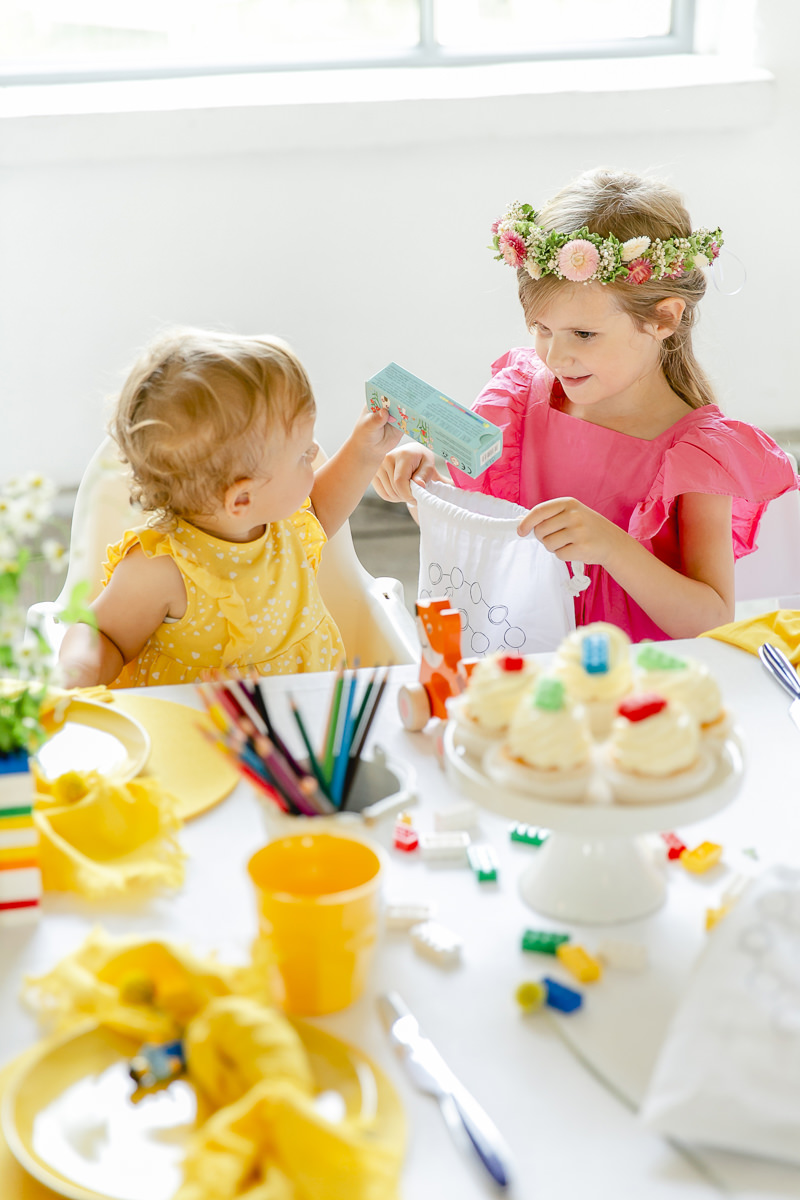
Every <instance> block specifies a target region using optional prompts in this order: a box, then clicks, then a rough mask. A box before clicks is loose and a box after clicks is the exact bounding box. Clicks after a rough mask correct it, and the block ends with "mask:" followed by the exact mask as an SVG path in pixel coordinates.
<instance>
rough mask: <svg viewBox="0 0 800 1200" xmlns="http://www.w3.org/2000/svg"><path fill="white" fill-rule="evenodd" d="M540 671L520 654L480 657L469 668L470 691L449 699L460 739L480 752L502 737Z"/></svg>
mask: <svg viewBox="0 0 800 1200" xmlns="http://www.w3.org/2000/svg"><path fill="white" fill-rule="evenodd" d="M537 674H538V667H537V666H536V664H535V663H534V662H533V660H532V659H529V658H523V657H522V656H521V655H519V654H503V653H497V654H492V655H490V656H489V657H488V658H482V659H479V660H478V662H476V663H475V665H474V666H473V667H472V669H471V670H470V671H469V675H468V680H467V688H466V691H465V692H462V694H461V695H460V696H454V697H453V698H452V699H451V700H448V702H447V715H448V716H449V717H450V718H451V720H452V721H453V722H454V723H455V727H456V738H457V740H458V741H459V742H461V744H462V745H463V746H464V747H465V748H466V749H467V750H468V751H470V753H472V754H476V755H478V756H480V755H482V754H483V753H484V751H485V750H488V748H489V747H490V746H492V745H493V744H494V743H495V742H497V741H499V740H500V739H501V738H502V736H503V734H504V733H505V732H506V730H507V729H508V725H509V722H510V720H511V716H512V714H513V712H514V709H515V708H516V707H517V704H518V703H519V701H520V700H521V699H522V697H523V696H524V695H525V693H526V692H527V691H529V690H530V688H531V687H532V686H533V682H534V680H535V678H536V676H537Z"/></svg>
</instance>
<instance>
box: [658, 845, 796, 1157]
mask: <svg viewBox="0 0 800 1200" xmlns="http://www.w3.org/2000/svg"><path fill="white" fill-rule="evenodd" d="M641 1115H642V1118H643V1120H644V1121H645V1123H646V1124H647V1125H648V1126H650V1128H652V1129H656V1130H658V1131H659V1132H660V1133H665V1134H667V1135H670V1136H673V1137H677V1138H680V1139H682V1140H684V1141H687V1142H695V1143H701V1144H704V1145H707V1146H717V1147H721V1148H723V1149H727V1150H735V1151H738V1152H739V1153H741V1154H757V1155H760V1156H762V1157H766V1158H776V1159H780V1160H782V1161H786V1162H790V1163H797V1164H800V871H798V870H796V869H795V868H792V867H786V866H775V867H772V868H770V869H769V870H767V871H765V872H764V874H763V875H762V876H761V877H760V878H759V879H757V880H755V881H753V882H752V883H750V884H749V886H748V887H747V890H746V891H745V892H744V894H743V895H742V897H741V898H740V899H739V901H738V902H737V904H736V905H735V906H734V908H733V909H732V910H731V912H730V913H728V915H727V916H726V917H725V918H724V919H723V920H722V921H720V923H719V924H718V925H717V926H715V928H714V929H713V931H712V932H711V933H710V934H709V938H708V943H707V945H706V947H705V949H704V950H703V953H702V955H701V957H700V959H699V960H698V963H697V965H696V967H695V971H694V975H693V977H692V980H691V982H690V984H689V989H688V991H687V993H686V995H685V997H684V999H683V1001H682V1003H681V1005H680V1008H679V1009H678V1011H677V1013H676V1015H675V1017H674V1018H673V1021H672V1024H671V1026H670V1028H669V1031H668V1032H667V1036H666V1039H665V1041H664V1044H663V1046H662V1048H661V1053H660V1055H659V1058H658V1061H657V1063H656V1066H655V1070H654V1071H653V1075H652V1078H651V1080H650V1084H649V1086H648V1090H647V1094H646V1095H645V1098H644V1103H643V1106H642V1110H641Z"/></svg>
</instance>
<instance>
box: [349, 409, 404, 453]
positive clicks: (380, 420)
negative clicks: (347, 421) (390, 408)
mask: <svg viewBox="0 0 800 1200" xmlns="http://www.w3.org/2000/svg"><path fill="white" fill-rule="evenodd" d="M402 436H403V431H402V429H398V427H397V426H396V425H390V424H389V413H388V412H387V410H386V409H385V408H379V409H378V410H377V412H373V411H372V410H371V409H370V408H365V409H364V411H363V413H362V414H361V416H360V417H359V418H358V420H357V421H356V424H355V427H354V429H353V432H352V433H351V435H350V441H351V442H352V443H353V444H354V446H356V447H357V449H358V450H359V452H360V453H361V454H363V455H364V457H366V458H369V459H371V460H372V461H373V462H379V461H380V460H381V458H382V457H383V455H384V454H386V452H387V451H388V450H393V449H394V448H395V446H396V445H397V443H398V442H399V441H400V438H401V437H402Z"/></svg>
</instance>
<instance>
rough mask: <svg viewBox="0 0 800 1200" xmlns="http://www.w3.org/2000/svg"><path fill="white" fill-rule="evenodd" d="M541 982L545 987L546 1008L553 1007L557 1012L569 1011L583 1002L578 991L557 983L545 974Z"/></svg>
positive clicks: (572, 1010)
mask: <svg viewBox="0 0 800 1200" xmlns="http://www.w3.org/2000/svg"><path fill="white" fill-rule="evenodd" d="M542 983H543V984H544V986H545V987H546V988H547V996H546V998H545V1004H547V1006H548V1008H555V1009H557V1010H558V1012H563V1013H571V1012H575V1011H576V1010H577V1009H579V1008H580V1007H581V1005H582V1004H583V996H582V995H581V994H580V992H575V991H573V990H572V988H568V987H565V985H564V984H563V983H558V981H557V980H555V979H548V977H547V976H545V977H544V979H543V980H542Z"/></svg>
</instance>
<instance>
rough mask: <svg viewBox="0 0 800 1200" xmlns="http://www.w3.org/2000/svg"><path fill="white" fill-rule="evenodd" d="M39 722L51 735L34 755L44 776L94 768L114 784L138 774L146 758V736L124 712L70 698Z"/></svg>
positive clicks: (92, 769) (51, 776)
mask: <svg viewBox="0 0 800 1200" xmlns="http://www.w3.org/2000/svg"><path fill="white" fill-rule="evenodd" d="M43 724H44V726H45V728H46V729H47V731H48V732H50V730H53V731H54V732H53V734H52V736H51V737H49V738H48V740H47V741H46V742H45V743H44V745H43V746H42V747H41V748H40V750H39V751H38V753H37V755H36V761H37V763H38V765H39V769H40V770H41V772H42V774H43V775H44V776H45V777H46V778H47V779H51V780H52V779H56V778H57V777H58V776H59V775H63V774H64V772H65V771H98V772H99V773H100V774H101V775H105V776H106V778H108V779H113V781H114V782H115V783H127V782H128V780H129V779H133V777H134V776H135V775H138V774H139V772H140V771H141V770H142V768H143V767H144V766H145V764H146V762H147V760H148V758H149V757H150V737H149V735H148V733H147V732H146V730H145V729H143V727H142V726H141V725H140V724H139V722H138V721H136V720H134V718H133V717H131V716H129V715H128V714H127V713H124V712H121V711H119V710H118V709H115V708H112V707H111V706H110V705H108V704H97V703H95V702H94V701H93V700H78V699H76V700H71V701H70V703H69V704H68V705H67V706H66V708H65V710H64V713H63V716H62V715H61V713H60V712H59V710H58V708H57V709H56V710H54V712H53V713H50V714H48V715H47V716H46V717H45V718H44V720H43Z"/></svg>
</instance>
